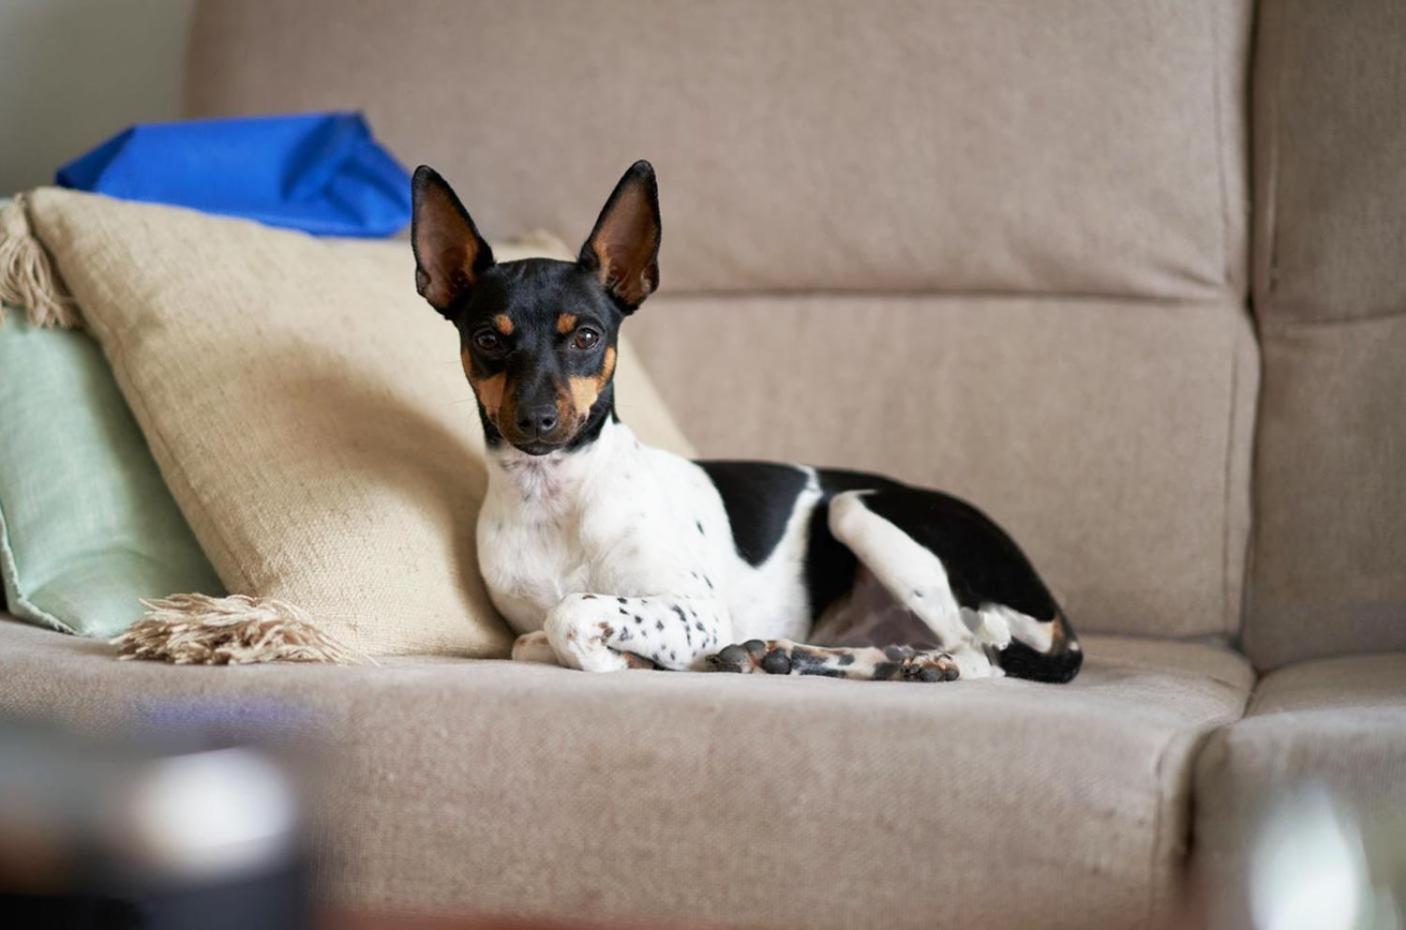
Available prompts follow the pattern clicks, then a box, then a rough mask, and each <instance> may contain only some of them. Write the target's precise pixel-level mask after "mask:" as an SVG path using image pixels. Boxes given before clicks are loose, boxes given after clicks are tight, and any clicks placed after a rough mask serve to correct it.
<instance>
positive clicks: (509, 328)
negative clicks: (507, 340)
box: [493, 313, 513, 336]
mask: <svg viewBox="0 0 1406 930" xmlns="http://www.w3.org/2000/svg"><path fill="white" fill-rule="evenodd" d="M493 328H494V329H496V330H498V332H500V333H502V334H503V335H504V336H511V335H512V334H513V321H512V320H511V319H509V318H508V315H507V314H506V313H500V314H498V315H497V316H495V317H494V318H493Z"/></svg>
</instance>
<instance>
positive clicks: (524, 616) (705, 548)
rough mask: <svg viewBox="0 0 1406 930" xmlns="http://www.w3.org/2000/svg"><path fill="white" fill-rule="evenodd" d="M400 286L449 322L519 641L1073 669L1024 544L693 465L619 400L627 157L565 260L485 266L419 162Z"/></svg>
mask: <svg viewBox="0 0 1406 930" xmlns="http://www.w3.org/2000/svg"><path fill="white" fill-rule="evenodd" d="M414 206H415V214H414V226H413V233H412V239H413V245H414V250H415V261H416V272H415V278H416V286H417V289H418V290H419V292H420V294H421V295H423V296H424V298H425V299H426V300H427V301H429V303H430V305H431V306H432V307H434V308H435V309H436V310H438V311H439V312H440V313H441V314H443V315H444V317H445V318H446V319H448V320H449V321H450V322H452V323H453V324H454V326H455V327H456V328H457V329H458V333H459V354H460V358H461V359H462V361H463V367H464V374H465V375H466V376H467V377H468V380H469V384H470V385H472V386H473V391H474V394H475V395H476V397H477V399H478V410H479V416H480V418H481V420H482V421H483V431H484V434H485V436H486V439H487V446H488V450H489V466H488V472H489V481H488V494H487V498H486V499H485V501H484V504H483V509H482V512H481V514H480V516H479V521H478V557H479V567H480V570H481V571H482V574H483V579H484V581H485V582H486V583H487V586H488V592H489V594H490V596H491V597H492V599H493V603H494V604H495V605H496V606H497V607H498V609H499V610H500V611H501V612H502V614H503V616H505V617H506V618H507V619H508V622H509V623H511V624H512V626H513V627H514V629H515V630H516V631H517V632H518V633H519V634H520V635H519V637H518V640H517V643H516V644H515V645H514V647H513V657H514V658H516V659H527V660H536V661H547V662H556V663H559V664H561V665H565V666H569V667H571V668H579V669H585V670H587V671H592V672H606V671H613V670H616V669H624V668H629V667H639V666H643V667H658V668H664V669H700V670H707V669H719V670H726V671H735V672H754V673H768V674H774V675H775V674H781V675H785V674H790V675H829V676H834V677H837V678H859V679H898V680H909V681H950V680H952V679H957V678H990V677H995V676H1000V675H1013V676H1018V677H1021V678H1031V679H1035V680H1038V681H1050V682H1064V681H1068V680H1070V679H1071V678H1073V677H1074V675H1075V674H1076V673H1077V672H1078V671H1079V666H1080V664H1081V662H1082V658H1083V657H1082V653H1081V652H1080V649H1079V643H1078V641H1077V640H1076V639H1075V637H1074V633H1073V631H1072V630H1071V629H1070V626H1069V622H1068V621H1067V620H1066V619H1065V617H1064V614H1063V613H1062V612H1061V610H1060V607H1059V605H1058V604H1057V603H1055V600H1054V598H1053V597H1052V596H1051V595H1050V592H1049V590H1048V589H1047V588H1046V586H1045V584H1044V582H1043V581H1041V579H1040V576H1039V575H1038V574H1036V572H1035V569H1034V568H1033V567H1032V566H1031V564H1030V561H1029V560H1028V559H1027V558H1026V557H1025V555H1024V554H1023V553H1022V552H1021V550H1020V548H1019V547H1018V546H1017V545H1016V544H1015V542H1014V541H1013V540H1012V539H1011V538H1010V536H1009V535H1007V534H1006V533H1005V532H1004V531H1003V530H1002V529H1001V528H1000V527H998V526H997V525H996V524H995V523H994V522H992V521H991V520H990V519H989V518H988V517H987V516H985V515H984V514H983V513H982V512H981V511H979V510H977V509H976V508H975V507H973V506H972V505H970V504H967V503H965V502H963V501H961V500H958V499H956V498H954V497H951V496H949V495H947V494H943V493H941V492H938V491H932V490H927V489H923V488H917V487H911V486H909V485H906V484H902V483H900V482H898V481H894V480H891V479H888V478H883V477H880V476H877V475H867V474H860V473H857V472H851V471H837V470H833V469H828V468H811V467H808V466H803V465H781V464H769V463H762V462H722V461H698V462H694V461H689V460H687V459H684V458H680V457H679V456H676V455H673V454H670V453H668V452H664V451H662V450H659V449H653V448H650V447H649V446H646V445H644V444H643V443H641V442H640V441H639V440H638V439H636V438H635V435H634V434H633V433H632V432H630V428H629V427H628V426H626V425H625V424H624V423H622V422H620V419H619V418H618V417H617V416H616V414H615V394H614V387H613V384H612V376H613V375H614V373H615V363H616V358H617V356H616V345H617V338H618V334H619V331H620V325H621V323H622V322H623V321H624V320H625V319H626V317H628V316H630V315H631V314H632V313H634V312H635V311H636V310H638V309H639V307H640V305H641V304H642V303H644V300H645V298H647V297H648V296H649V295H650V294H651V293H652V292H653V291H654V290H655V289H656V288H657V287H658V286H659V265H658V256H659V243H660V235H661V224H660V217H659V200H658V190H657V187H656V184H655V178H654V170H653V168H651V167H650V165H649V163H648V162H643V161H641V162H637V163H636V164H635V165H634V166H632V167H631V168H630V170H629V171H627V172H626V173H625V176H624V177H623V178H621V180H620V183H619V184H618V185H616V187H615V191H614V192H613V193H612V194H611V195H610V199H609V200H607V201H606V204H605V208H604V209H603V210H602V211H601V214H600V218H599V219H598V220H597V221H596V225H595V228H594V229H593V230H591V234H590V236H589V237H588V238H587V240H586V243H585V245H584V246H582V248H581V253H580V256H579V257H578V258H577V260H576V261H574V262H564V261H552V260H548V259H529V260H526V261H515V262H504V263H502V264H498V263H495V262H494V260H493V253H492V251H491V250H490V249H489V246H488V243H486V242H485V241H484V240H483V237H482V236H480V235H479V232H478V229H477V228H476V227H475V226H474V222H473V220H472V219H471V218H470V217H469V214H468V211H466V210H465V209H464V207H463V205H462V204H461V203H460V202H459V199H458V197H456V196H455V194H454V192H453V190H451V189H450V187H449V185H448V184H446V183H445V181H444V180H443V179H442V178H441V177H440V176H439V175H438V174H436V173H435V172H434V171H433V170H431V169H430V168H428V167H421V168H420V169H419V170H418V171H416V172H415V182H414Z"/></svg>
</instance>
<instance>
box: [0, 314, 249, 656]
mask: <svg viewBox="0 0 1406 930" xmlns="http://www.w3.org/2000/svg"><path fill="white" fill-rule="evenodd" d="M0 313H4V316H5V317H6V318H5V320H4V322H3V324H0V582H3V584H0V588H3V590H4V593H5V597H4V600H5V602H6V603H8V604H9V605H10V610H11V611H13V612H14V614H15V616H17V617H21V618H23V619H25V620H28V621H30V622H31V623H39V624H43V625H45V626H49V627H52V628H54V629H59V630H64V631H66V632H69V633H78V634H80V635H84V636H115V635H117V634H118V633H121V632H122V631H123V630H125V629H127V627H128V626H130V625H131V623H132V621H134V620H136V619H137V617H139V616H140V615H141V614H142V612H143V608H142V605H141V603H140V599H141V598H152V597H165V596H166V595H167V594H170V593H171V592H172V591H191V590H197V591H205V592H208V593H210V594H222V593H224V592H223V589H222V588H221V587H220V581H219V579H218V578H217V577H216V576H215V572H214V569H212V568H211V567H210V563H209V562H208V561H207V560H206V558H205V555H204V553H202V552H201V551H200V545H199V544H198V543H197V542H196V541H195V537H194V536H193V535H191V532H190V527H188V526H187V525H186V522H185V520H184V519H182V517H181V512H180V510H178V509H177V508H176V502H175V501H173V500H172V499H171V494H170V492H169V491H167V490H166V486H165V485H164V484H163V483H162V481H161V473H160V472H159V471H157V468H156V463H155V462H154V461H152V458H151V453H150V452H149V451H148V450H147V447H146V442H145V440H143V439H142V434H141V430H139V429H138V428H137V424H136V422H135V421H133V419H132V414H131V412H130V411H129V410H128V409H127V405H126V404H125V403H123V401H122V395H121V394H120V393H119V392H118V390H117V385H116V384H114V383H113V380H112V374H111V372H110V371H109V370H108V367H107V362H106V361H104V360H103V356H102V351H101V350H100V349H99V348H98V346H97V343H95V342H94V341H93V340H92V339H91V338H90V337H89V336H88V335H86V334H85V333H81V332H72V331H68V330H58V329H38V328H36V327H33V326H30V325H29V324H28V323H26V322H25V321H24V319H23V317H24V313H23V311H20V310H9V311H8V312H4V311H0Z"/></svg>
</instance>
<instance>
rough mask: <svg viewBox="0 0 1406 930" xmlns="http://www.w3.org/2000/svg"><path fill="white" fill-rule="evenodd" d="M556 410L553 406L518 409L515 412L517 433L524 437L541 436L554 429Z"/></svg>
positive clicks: (545, 405)
mask: <svg viewBox="0 0 1406 930" xmlns="http://www.w3.org/2000/svg"><path fill="white" fill-rule="evenodd" d="M556 425H557V408H556V405H555V404H542V405H539V406H533V407H527V408H519V409H518V412H517V428H518V432H520V433H522V434H523V435H524V436H541V435H543V434H545V433H550V432H551V431H552V430H554V429H556Z"/></svg>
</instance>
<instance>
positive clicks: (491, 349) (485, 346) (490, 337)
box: [474, 333, 503, 354]
mask: <svg viewBox="0 0 1406 930" xmlns="http://www.w3.org/2000/svg"><path fill="white" fill-rule="evenodd" d="M474 345H475V346H477V347H478V348H479V350H480V351H483V352H488V353H490V354H492V353H495V352H500V351H502V349H503V340H502V338H501V337H499V335H498V334H497V333H479V334H478V335H476V336H474Z"/></svg>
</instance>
